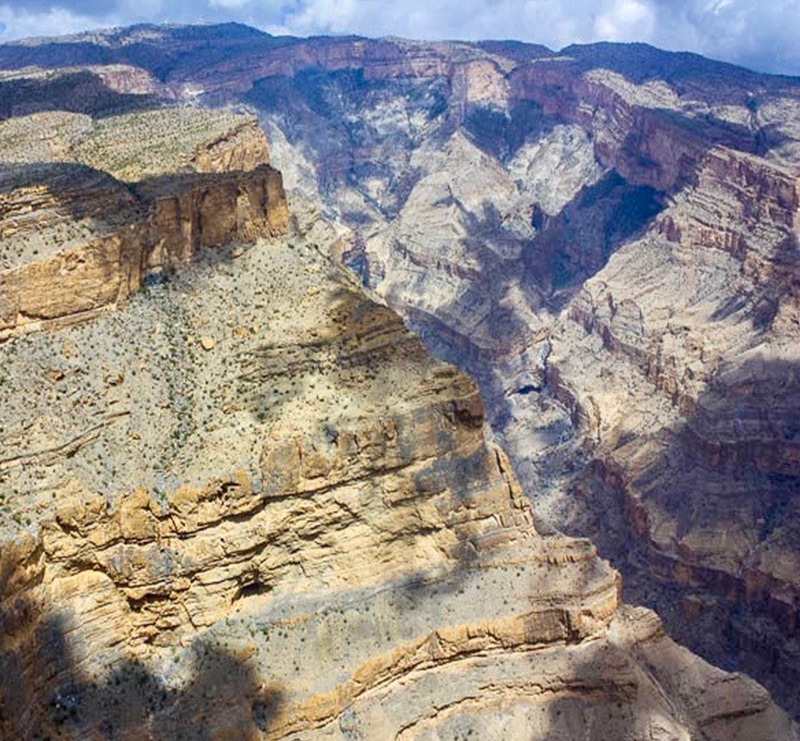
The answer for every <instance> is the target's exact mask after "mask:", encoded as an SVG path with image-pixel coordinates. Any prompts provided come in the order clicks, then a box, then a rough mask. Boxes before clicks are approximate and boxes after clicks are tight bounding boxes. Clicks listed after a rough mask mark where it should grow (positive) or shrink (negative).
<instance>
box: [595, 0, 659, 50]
mask: <svg viewBox="0 0 800 741" xmlns="http://www.w3.org/2000/svg"><path fill="white" fill-rule="evenodd" d="M654 27H655V10H654V9H653V8H652V7H650V6H649V5H648V4H646V3H645V2H641V0H616V2H614V4H613V6H612V7H611V9H609V10H607V11H606V12H604V13H601V14H600V15H598V16H597V19H596V20H595V23H594V28H595V37H596V38H599V39H607V40H608V41H649V40H650V39H651V38H652V35H653V29H654Z"/></svg>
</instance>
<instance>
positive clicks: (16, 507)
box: [0, 224, 796, 741]
mask: <svg viewBox="0 0 800 741" xmlns="http://www.w3.org/2000/svg"><path fill="white" fill-rule="evenodd" d="M331 236H332V235H331V234H330V232H329V231H328V230H326V229H323V227H322V226H321V225H319V224H317V225H315V226H312V227H310V231H307V232H306V233H305V234H299V233H295V234H293V235H292V236H291V238H290V239H286V238H283V239H275V240H273V241H271V242H267V241H260V242H257V243H256V244H252V245H249V246H248V247H247V248H246V249H244V250H243V251H242V252H241V253H237V254H236V255H234V252H235V248H225V249H223V250H218V251H217V252H208V253H205V254H206V259H200V260H199V261H196V262H194V263H192V264H190V265H187V266H186V267H184V268H183V269H182V270H181V271H179V272H178V273H177V274H176V275H175V276H174V277H173V278H172V279H170V280H168V281H165V282H162V283H159V284H155V285H153V286H152V287H150V288H148V289H147V291H145V292H141V293H140V294H138V295H137V296H136V297H134V298H132V300H131V301H130V303H129V304H128V306H127V307H125V308H122V309H121V310H120V311H118V312H116V313H114V314H109V315H107V316H102V317H98V318H96V319H95V320H94V321H92V322H88V323H85V324H81V325H79V326H73V327H65V328H62V329H60V330H57V331H53V332H47V333H36V334H30V335H27V336H24V337H20V338H18V339H16V340H15V341H14V342H13V343H6V344H5V345H3V346H2V348H0V352H2V354H3V368H4V371H5V373H6V375H5V381H4V383H3V384H2V390H1V391H0V393H2V400H1V401H2V408H3V410H4V411H3V416H2V423H3V427H4V441H5V442H4V449H3V453H2V455H3V457H2V459H1V460H0V471H2V475H3V477H4V482H5V483H4V487H5V490H6V491H10V492H11V493H12V495H11V496H10V497H9V498H8V499H5V498H4V502H3V507H2V514H3V518H4V519H3V530H4V533H5V535H4V537H5V540H4V543H3V547H2V549H1V550H0V554H1V555H0V578H1V579H2V581H1V582H0V584H1V585H2V589H1V590H0V594H2V598H0V624H1V625H2V626H3V630H2V633H0V669H1V670H2V671H1V672H0V673H1V674H2V676H3V677H9V676H14V677H17V678H18V679H19V681H15V682H7V681H6V682H2V683H0V729H2V731H3V734H4V735H7V736H9V737H21V738H25V737H36V736H42V735H47V734H51V735H52V734H57V735H60V736H61V737H66V738H104V737H107V736H108V735H109V734H111V735H118V736H121V737H136V738H154V739H156V738H165V737H168V738H178V737H186V738H197V737H206V736H211V737H223V736H229V735H232V734H236V735H240V736H242V737H243V738H252V739H255V738H275V739H277V738H287V737H289V738H291V737H293V736H295V735H298V734H303V735H304V736H308V737H319V738H331V737H333V738H343V739H344V738H352V737H353V735H354V734H356V737H362V738H385V737H386V736H387V734H388V735H390V736H396V737H401V738H406V739H410V738H420V739H421V738H430V737H431V736H432V735H434V737H435V735H436V734H439V735H441V734H446V733H450V732H451V731H452V729H454V728H455V729H461V730H462V731H464V732H468V731H469V730H472V732H473V733H481V734H488V735H493V734H496V733H499V732H502V733H504V734H505V735H506V736H509V737H516V736H523V735H524V736H525V737H530V736H533V737H534V738H552V737H553V735H554V734H556V737H558V736H559V735H560V736H562V737H565V738H566V737H568V736H569V734H572V733H574V729H575V728H580V729H587V731H588V729H591V732H592V733H594V732H595V731H596V730H598V729H599V732H601V733H603V734H605V735H608V736H610V737H625V738H631V739H647V738H652V736H653V734H657V735H658V734H661V736H662V737H664V738H676V739H678V738H693V737H697V738H702V737H705V738H711V739H723V738H728V737H733V738H741V739H746V738H749V737H752V734H753V733H755V734H756V735H758V736H759V737H760V738H764V739H781V740H782V741H783V740H787V741H788V740H791V739H794V738H795V737H796V735H795V734H796V731H795V729H794V727H793V726H792V724H791V723H790V722H789V720H788V719H787V717H786V716H785V715H784V714H783V713H782V712H781V711H780V710H778V709H777V708H776V707H775V706H774V705H773V704H772V703H771V702H770V700H769V697H768V695H767V693H766V691H765V690H763V689H762V688H761V687H759V686H758V685H756V684H755V683H754V682H752V681H751V680H748V679H745V678H743V677H740V676H734V675H725V674H724V673H723V672H720V671H719V670H716V669H713V668H711V667H710V666H708V665H706V664H704V663H703V662H702V661H700V660H699V659H697V658H695V657H693V656H691V655H690V654H688V652H686V651H684V650H682V649H680V648H678V647H677V646H676V645H675V644H673V643H672V642H671V641H670V640H669V639H668V638H667V637H666V636H665V635H664V634H663V632H662V629H661V627H660V623H659V621H658V619H657V618H656V617H655V616H654V615H653V614H652V613H650V612H648V611H646V610H632V609H627V608H624V609H622V608H620V600H619V594H620V589H619V587H620V585H619V578H618V576H617V574H616V573H615V572H614V571H613V570H612V569H611V568H610V567H609V566H608V564H607V563H606V562H604V561H602V560H600V559H599V558H598V556H597V553H596V551H595V549H594V547H593V546H592V545H591V544H590V543H589V542H588V541H585V540H575V539H571V538H567V537H563V536H560V537H550V538H543V537H541V536H540V535H539V534H538V533H537V532H536V530H535V528H534V527H533V516H532V512H531V508H530V503H529V502H528V500H527V499H526V498H525V497H524V496H523V494H522V492H521V490H520V488H519V486H518V484H517V482H516V480H515V478H514V475H513V473H512V470H511V466H510V464H509V462H508V460H507V459H506V457H505V455H504V454H503V453H502V452H500V451H499V450H498V449H497V448H495V447H493V446H490V445H488V444H487V443H486V441H485V439H484V433H483V429H484V416H483V408H482V404H481V402H480V399H479V397H478V394H477V389H476V387H475V385H474V384H473V383H472V382H471V381H469V380H468V379H467V378H466V377H465V376H464V375H462V374H461V373H459V372H457V371H456V370H455V369H453V368H452V367H450V366H445V365H443V364H441V363H438V362H436V361H433V360H432V359H431V358H430V357H429V356H428V355H427V354H426V353H425V351H424V349H423V347H422V345H421V343H420V342H419V341H418V340H417V339H416V338H415V337H414V336H413V335H411V334H410V333H409V332H408V331H407V330H406V329H405V328H404V327H403V325H402V323H401V322H400V320H399V318H398V317H397V316H396V315H395V314H394V313H393V312H392V311H390V310H389V309H387V308H386V307H385V306H383V305H381V304H380V303H379V302H377V301H376V300H375V299H373V298H370V297H369V296H367V295H366V294H365V292H364V291H363V289H362V288H361V287H360V286H359V285H358V284H357V283H356V282H355V281H354V280H353V278H352V277H350V276H349V275H348V274H346V273H345V272H343V271H342V270H341V269H340V268H337V267H336V266H335V265H333V264H332V262H331V261H330V260H329V259H327V258H326V257H324V256H323V255H322V253H321V251H320V250H319V248H318V247H317V244H318V243H323V244H324V242H325V241H327V240H329V239H330V238H331ZM220 255H221V256H223V257H225V258H229V259H224V260H222V261H220V260H219V259H218V256H220ZM198 337H199V338H202V339H203V340H205V339H206V338H208V339H209V340H210V341H207V342H206V341H203V342H202V343H198V341H197V338H198ZM34 359H36V360H35V362H34ZM23 369H26V372H23ZM31 421H33V424H31ZM129 481H135V482H137V484H138V488H136V489H132V487H131V486H130V485H129V484H127V482H129ZM53 493H54V495H53ZM581 732H583V731H581Z"/></svg>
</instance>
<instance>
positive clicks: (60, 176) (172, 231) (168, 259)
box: [0, 110, 288, 338]
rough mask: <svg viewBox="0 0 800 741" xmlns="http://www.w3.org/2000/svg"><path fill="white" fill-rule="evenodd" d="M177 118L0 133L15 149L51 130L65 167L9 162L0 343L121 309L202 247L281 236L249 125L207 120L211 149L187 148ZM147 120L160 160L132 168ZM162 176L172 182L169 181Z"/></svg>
mask: <svg viewBox="0 0 800 741" xmlns="http://www.w3.org/2000/svg"><path fill="white" fill-rule="evenodd" d="M185 117H186V113H183V112H181V111H180V110H175V111H157V112H156V113H155V114H144V115H142V114H133V115H132V116H123V117H121V118H120V119H113V118H112V119H106V120H105V121H103V122H102V123H101V124H94V125H93V124H92V123H90V122H86V123H84V122H83V121H81V120H80V117H79V120H78V122H77V123H76V122H75V121H74V119H72V118H71V117H69V116H64V114H50V115H48V116H47V118H46V119H45V120H44V121H40V120H35V121H30V120H28V119H17V120H14V121H12V122H8V123H7V124H6V125H5V127H4V128H3V127H0V137H2V138H6V139H11V140H12V141H13V140H14V136H15V135H18V133H19V132H20V131H23V130H24V129H25V127H27V126H31V127H32V128H33V129H34V130H36V129H37V128H38V127H44V126H47V125H48V124H50V125H52V126H54V127H55V128H56V132H57V133H56V136H55V137H53V138H54V139H56V141H55V142H53V141H51V142H50V149H51V151H57V152H58V153H59V154H60V159H62V160H63V161H62V162H59V163H52V164H49V165H42V164H24V162H25V160H26V159H34V158H36V157H38V156H40V154H41V152H40V151H38V150H37V149H36V148H35V147H32V148H30V149H32V151H28V149H26V148H24V147H17V150H16V151H15V150H11V151H10V152H9V153H8V154H7V156H8V157H9V158H10V159H13V160H16V161H17V162H19V163H20V164H15V165H14V166H12V167H10V168H8V169H7V170H6V172H5V173H4V178H3V185H2V186H0V187H2V191H3V201H2V213H0V233H2V235H3V242H4V244H3V253H4V255H3V257H4V262H5V264H6V266H8V267H7V269H5V270H3V271H2V272H0V295H2V304H1V305H0V338H7V337H9V336H12V335H15V334H18V333H20V332H27V331H31V330H37V329H40V328H42V327H49V326H54V325H61V324H66V323H72V322H75V321H79V320H83V319H86V318H90V317H92V316H96V315H97V314H99V313H101V312H104V311H107V310H109V309H113V308H115V307H116V306H117V305H119V304H120V303H122V302H124V301H125V300H127V299H128V297H129V296H130V295H131V294H132V293H134V292H136V291H137V290H138V289H139V287H140V286H141V284H142V281H143V280H145V279H146V278H147V277H148V276H152V275H154V274H156V273H163V272H165V271H169V270H173V269H175V268H176V267H179V266H181V265H184V264H186V263H188V262H190V261H192V260H193V259H195V257H196V256H197V254H198V252H199V250H201V249H203V248H207V247H217V246H222V245H226V244H229V243H231V242H234V241H253V240H255V239H257V238H258V237H260V236H269V235H270V234H279V233H282V232H284V231H285V230H286V227H287V221H288V215H287V209H286V199H285V196H284V193H283V186H282V184H281V176H280V173H278V172H277V171H276V170H274V169H272V168H270V167H269V165H268V164H267V163H268V156H267V149H266V141H265V139H264V135H263V133H261V132H260V131H259V130H258V126H257V125H256V123H255V122H254V121H252V120H247V119H245V120H233V121H229V120H228V119H227V118H226V117H225V116H219V117H218V118H219V119H220V120H219V121H215V122H211V121H208V120H206V119H207V118H208V115H206V116H204V117H201V118H202V119H203V120H202V123H203V126H204V127H205V128H199V127H198V130H197V133H198V134H201V135H202V136H208V135H209V134H212V138H211V139H208V140H206V141H200V142H199V143H197V144H196V145H195V143H194V141H193V138H197V137H196V136H195V137H193V136H192V135H193V134H195V132H194V131H191V130H190V131H188V132H187V127H186V126H182V124H184V123H185V121H184V120H183V119H185ZM142 119H144V120H142ZM156 119H157V120H158V124H159V126H160V127H162V128H161V130H162V131H165V132H167V133H166V137H168V138H169V139H170V141H168V142H165V141H161V140H159V139H158V138H157V139H156V141H157V144H158V146H159V147H161V148H163V151H165V155H162V156H160V157H159V156H156V157H155V158H154V164H150V163H146V162H145V161H141V162H137V161H135V160H132V159H131V157H130V153H131V151H132V148H133V147H137V148H138V151H137V156H138V157H140V158H145V157H146V155H147V153H148V152H147V149H146V148H144V147H140V145H139V144H138V143H137V140H136V138H135V137H136V136H137V134H138V135H139V136H140V135H141V133H142V132H141V129H142V126H143V125H146V124H147V123H151V124H152V123H155V122H156ZM215 123H216V126H217V129H218V130H219V133H216V134H214V124H215ZM224 127H228V128H224ZM62 132H64V133H62ZM112 132H113V133H112ZM59 134H61V136H60V137H59ZM59 138H60V139H61V141H58V139H59ZM149 146H150V147H151V149H152V152H150V153H151V154H156V153H157V152H158V148H157V147H156V146H155V145H154V144H153V143H152V142H150V145H149ZM143 149H144V152H143V151H142V150H143ZM170 159H175V163H174V164H173V163H172V162H170V161H169V160H170ZM86 163H90V164H91V165H93V166H94V167H96V168H98V169H93V168H91V167H88V166H86ZM179 163H180V164H179ZM170 167H172V168H173V169H175V170H178V171H179V172H178V173H172V174H168V169H169V168H170ZM165 169H166V171H167V172H165ZM101 170H103V171H105V172H102V171H101ZM108 173H110V174H108ZM114 175H116V176H117V177H123V178H125V179H126V180H128V181H129V183H127V184H126V183H123V182H121V181H120V180H118V179H116V178H115V177H114ZM131 180H134V181H138V182H133V183H130V181H131Z"/></svg>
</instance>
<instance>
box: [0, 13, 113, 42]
mask: <svg viewBox="0 0 800 741" xmlns="http://www.w3.org/2000/svg"><path fill="white" fill-rule="evenodd" d="M0 23H2V24H3V26H4V27H5V29H4V31H3V37H4V38H9V39H18V38H24V37H26V36H60V35H63V34H70V33H76V32H77V31H84V30H86V29H90V28H97V27H98V26H100V25H103V24H102V23H99V22H98V21H97V20H96V19H94V18H91V17H88V16H84V15H79V14H76V13H73V12H72V11H70V10H67V9H65V8H52V9H49V10H44V11H38V12H37V11H27V10H24V9H15V8H12V7H10V6H8V5H0Z"/></svg>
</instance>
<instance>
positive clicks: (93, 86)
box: [0, 70, 158, 120]
mask: <svg viewBox="0 0 800 741" xmlns="http://www.w3.org/2000/svg"><path fill="white" fill-rule="evenodd" d="M157 103H158V99H157V98H156V96H154V95H149V94H131V93H119V92H117V91H116V90H113V89H112V88H110V87H109V86H108V85H106V84H105V83H104V82H103V80H102V79H101V77H100V75H98V74H96V73H94V72H91V71H88V70H80V71H76V72H67V73H65V74H61V75H58V76H56V77H51V78H44V77H43V78H41V79H40V78H34V77H28V78H21V79H16V80H5V81H0V120H2V119H6V118H11V117H13V116H26V115H28V114H31V113H40V112H42V111H68V112H70V113H86V114H89V115H90V116H93V117H95V118H105V117H107V116H115V115H119V114H120V113H127V112H129V111H135V110H140V109H143V108H148V107H152V106H155V105H157Z"/></svg>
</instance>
